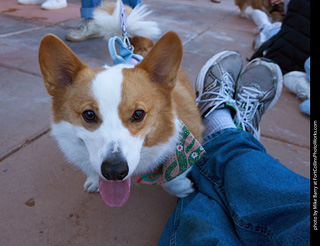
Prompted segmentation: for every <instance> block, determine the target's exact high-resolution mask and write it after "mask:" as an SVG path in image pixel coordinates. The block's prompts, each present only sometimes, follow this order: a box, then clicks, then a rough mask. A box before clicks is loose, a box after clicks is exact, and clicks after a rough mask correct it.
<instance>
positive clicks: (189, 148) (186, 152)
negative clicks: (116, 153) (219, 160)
mask: <svg viewBox="0 0 320 246" xmlns="http://www.w3.org/2000/svg"><path fill="white" fill-rule="evenodd" d="M179 122H180V124H181V131H180V136H181V137H180V138H179V139H180V140H179V141H178V143H177V145H176V149H175V151H174V152H173V153H172V154H171V155H170V156H169V158H168V159H167V160H166V161H165V163H163V164H160V165H159V166H158V167H157V168H156V169H154V170H152V171H150V172H148V173H145V174H142V175H141V176H139V175H137V176H134V177H132V178H131V180H132V181H133V182H136V183H141V184H152V185H159V184H163V183H166V182H169V181H170V180H173V179H174V178H176V177H178V176H179V175H180V174H182V173H183V172H185V171H186V170H187V169H188V168H190V167H191V166H193V164H195V163H196V162H197V161H198V160H199V159H200V158H201V157H202V156H203V155H204V154H205V150H204V148H203V147H202V146H201V144H200V143H199V142H198V141H197V140H196V139H195V137H194V136H193V135H192V133H191V132H190V130H189V129H188V128H187V126H186V125H185V124H184V123H183V122H182V120H181V119H180V118H179Z"/></svg>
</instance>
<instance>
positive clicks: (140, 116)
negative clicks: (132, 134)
mask: <svg viewBox="0 0 320 246" xmlns="http://www.w3.org/2000/svg"><path fill="white" fill-rule="evenodd" d="M145 115H146V113H145V112H144V111H143V110H136V111H134V113H133V115H132V117H131V120H132V122H134V121H136V122H140V121H142V120H143V118H144V116H145Z"/></svg>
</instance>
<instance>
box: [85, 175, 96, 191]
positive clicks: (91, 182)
mask: <svg viewBox="0 0 320 246" xmlns="http://www.w3.org/2000/svg"><path fill="white" fill-rule="evenodd" d="M83 188H84V189H85V190H86V191H89V192H99V177H98V176H89V177H88V178H87V180H86V182H85V183H84V185H83Z"/></svg>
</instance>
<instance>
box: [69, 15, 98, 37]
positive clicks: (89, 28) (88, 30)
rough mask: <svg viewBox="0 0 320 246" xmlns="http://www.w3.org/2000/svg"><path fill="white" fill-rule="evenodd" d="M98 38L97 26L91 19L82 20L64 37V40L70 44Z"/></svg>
mask: <svg viewBox="0 0 320 246" xmlns="http://www.w3.org/2000/svg"><path fill="white" fill-rule="evenodd" d="M100 37H101V35H100V34H99V32H98V29H97V26H96V24H95V23H94V21H93V19H91V18H85V19H83V20H82V21H81V22H80V24H79V25H78V26H77V27H76V28H74V29H73V30H71V31H70V32H69V33H68V34H67V35H66V39H67V40H69V41H72V42H80V41H84V40H87V39H91V38H100Z"/></svg>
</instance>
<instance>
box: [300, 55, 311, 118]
mask: <svg viewBox="0 0 320 246" xmlns="http://www.w3.org/2000/svg"><path fill="white" fill-rule="evenodd" d="M304 70H305V71H306V74H307V76H308V80H309V83H310V57H309V58H308V59H307V60H306V61H305V63H304ZM310 103H311V102H310V99H307V100H305V101H303V102H302V103H301V104H300V111H301V112H302V113H305V114H307V115H309V116H310Z"/></svg>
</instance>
